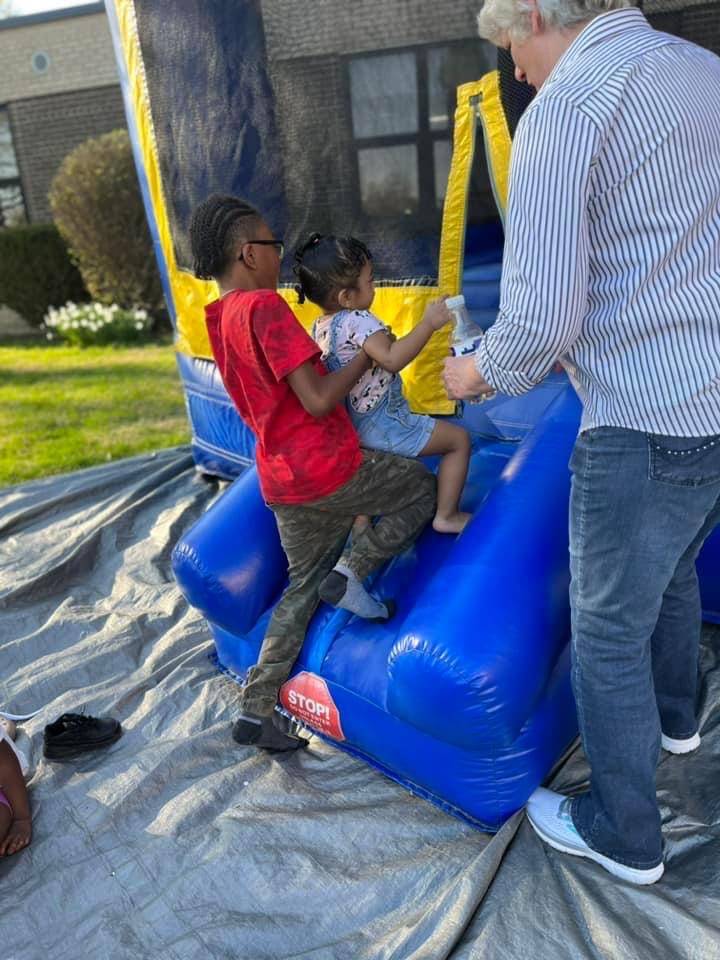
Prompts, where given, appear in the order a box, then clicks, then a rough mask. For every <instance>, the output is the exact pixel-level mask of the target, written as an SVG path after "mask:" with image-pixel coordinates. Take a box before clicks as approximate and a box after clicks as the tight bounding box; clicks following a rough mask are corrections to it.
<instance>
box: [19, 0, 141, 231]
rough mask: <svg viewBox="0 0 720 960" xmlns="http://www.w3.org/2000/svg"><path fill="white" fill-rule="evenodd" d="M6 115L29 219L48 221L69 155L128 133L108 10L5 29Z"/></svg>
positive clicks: (72, 12) (94, 7) (31, 20)
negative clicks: (97, 139)
mask: <svg viewBox="0 0 720 960" xmlns="http://www.w3.org/2000/svg"><path fill="white" fill-rule="evenodd" d="M0 108H4V109H5V110H6V112H7V117H8V118H9V122H10V131H11V134H12V142H13V146H14V150H15V158H16V161H17V166H18V168H19V175H20V181H21V184H22V191H23V198H24V202H25V212H26V214H27V218H28V220H30V221H31V222H41V221H46V220H49V219H50V218H51V214H50V208H49V204H48V200H47V192H48V189H49V187H50V184H51V182H52V179H53V177H54V176H55V173H56V172H57V170H58V168H59V166H60V164H61V163H62V161H63V159H64V158H65V157H66V156H67V154H68V153H69V152H70V151H71V150H72V149H73V148H74V147H76V146H77V145H78V144H79V143H82V142H83V141H84V140H87V139H88V138H89V137H94V136H98V135H100V134H102V133H107V132H109V131H110V130H115V129H117V128H118V127H125V126H126V120H125V113H124V110H123V104H122V97H121V93H120V85H119V80H118V73H117V67H116V64H115V53H114V50H113V45H112V39H111V36H110V28H109V25H108V21H107V16H106V14H105V9H104V5H103V4H102V3H91V4H86V5H84V6H79V7H71V8H69V9H68V10H63V11H58V12H56V13H47V14H37V15H34V16H29V17H21V18H15V19H9V20H5V21H0Z"/></svg>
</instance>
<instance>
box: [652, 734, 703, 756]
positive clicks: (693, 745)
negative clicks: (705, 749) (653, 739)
mask: <svg viewBox="0 0 720 960" xmlns="http://www.w3.org/2000/svg"><path fill="white" fill-rule="evenodd" d="M660 745H661V746H662V748H663V750H667V752H668V753H692V752H693V750H697V748H698V747H699V746H700V734H699V733H694V734H693V735H692V736H691V737H685V739H684V740H674V739H673V738H672V737H666V736H665V734H664V733H663V735H662V738H661V740H660Z"/></svg>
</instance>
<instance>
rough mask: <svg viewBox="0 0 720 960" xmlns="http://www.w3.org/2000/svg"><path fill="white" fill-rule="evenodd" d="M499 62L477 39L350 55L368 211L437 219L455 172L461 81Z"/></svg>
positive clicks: (359, 159)
mask: <svg viewBox="0 0 720 960" xmlns="http://www.w3.org/2000/svg"><path fill="white" fill-rule="evenodd" d="M494 65H495V56H494V51H493V50H492V48H491V47H490V46H489V44H485V43H482V42H479V41H478V42H476V41H472V42H459V43H451V44H446V45H443V46H428V47H415V48H412V49H410V50H398V51H393V52H392V53H388V52H386V51H385V52H383V53H378V54H369V55H365V56H361V57H353V58H352V59H350V60H349V62H348V78H349V91H350V106H351V113H352V133H353V140H354V147H355V154H356V158H357V172H358V188H359V190H358V192H359V198H360V199H359V205H360V208H361V211H362V213H364V214H365V215H367V216H370V217H373V218H376V217H387V218H398V217H418V216H419V217H420V219H421V220H427V221H433V222H436V221H437V217H438V214H439V211H440V210H441V208H442V205H443V202H444V200H445V190H446V187H447V179H448V174H449V172H450V159H451V156H452V131H453V120H454V112H455V99H456V88H457V87H458V86H459V85H460V84H461V83H467V82H469V81H471V80H477V79H479V77H481V76H482V75H483V74H484V73H486V72H487V71H488V70H492V69H494Z"/></svg>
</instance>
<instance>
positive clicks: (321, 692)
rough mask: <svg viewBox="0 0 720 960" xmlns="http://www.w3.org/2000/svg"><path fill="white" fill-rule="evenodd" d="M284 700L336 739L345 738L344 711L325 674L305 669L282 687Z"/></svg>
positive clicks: (304, 719)
mask: <svg viewBox="0 0 720 960" xmlns="http://www.w3.org/2000/svg"><path fill="white" fill-rule="evenodd" d="M280 703H281V704H282V705H283V706H284V707H285V709H286V710H289V711H290V713H292V714H294V716H296V717H297V718H298V720H302V722H303V723H306V724H307V725H308V726H309V727H313V729H315V730H317V731H318V732H319V733H324V734H325V735H326V736H328V737H332V738H333V740H344V739H345V734H344V733H343V730H342V726H341V725H340V712H339V711H338V708H337V707H336V706H335V701H334V700H333V698H332V696H331V694H330V691H329V690H328V685H327V683H325V681H324V680H323V678H322V677H318V676H316V675H315V674H314V673H308V672H307V671H306V670H303V671H302V673H298V674H297V676H295V677H293V678H292V680H288V681H287V683H284V684H283V685H282V687H281V689H280Z"/></svg>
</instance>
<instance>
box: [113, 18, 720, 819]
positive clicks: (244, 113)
mask: <svg viewBox="0 0 720 960" xmlns="http://www.w3.org/2000/svg"><path fill="white" fill-rule="evenodd" d="M107 7H108V14H109V17H110V22H111V27H112V31H113V36H114V41H115V44H116V51H117V57H118V63H119V65H120V70H121V76H122V83H123V91H124V96H125V103H126V109H127V115H128V122H129V127H130V132H131V137H132V141H133V146H134V151H135V157H136V162H137V167H138V173H139V177H140V182H141V186H142V190H143V195H144V200H145V205H146V210H147V215H148V220H149V223H150V227H151V231H152V235H153V239H154V243H155V250H156V254H157V258H158V263H159V265H160V269H161V273H162V279H163V284H164V289H165V295H166V298H167V303H168V308H169V310H170V313H171V316H172V320H173V324H174V327H175V331H176V348H177V357H178V366H179V370H180V375H181V378H182V381H183V384H184V387H185V394H186V398H187V409H188V415H189V418H190V422H191V425H192V449H193V454H194V457H195V460H196V463H197V466H198V469H199V470H200V471H201V472H203V473H205V474H209V475H216V476H220V477H223V478H226V479H232V480H233V483H232V484H231V485H230V486H229V488H228V489H227V490H226V492H224V493H223V495H222V496H221V497H220V498H219V499H218V500H217V501H216V502H215V503H214V505H213V506H212V507H211V508H210V510H209V511H208V512H207V514H206V515H205V516H203V517H202V518H201V519H200V521H199V522H198V523H197V524H196V525H195V526H194V527H193V528H192V529H191V530H189V531H188V532H186V533H185V535H184V536H183V537H182V539H181V540H180V542H179V543H178V545H177V547H176V549H175V551H174V555H173V564H174V570H175V574H176V577H177V579H178V582H179V584H180V586H181V589H182V590H183V592H184V594H185V596H186V597H187V599H188V601H189V602H190V603H191V604H192V605H193V606H195V607H196V608H197V609H199V610H200V611H202V613H203V615H204V616H205V617H206V618H207V620H208V623H209V625H210V629H211V632H212V636H213V638H214V641H215V646H216V650H217V659H218V663H219V664H220V666H221V667H222V668H223V669H224V670H225V671H226V672H228V673H229V674H231V675H232V676H234V677H235V678H236V679H237V680H238V681H239V682H242V680H243V678H244V675H245V673H246V671H247V669H248V667H249V666H250V665H251V664H252V663H254V662H255V660H256V658H257V654H258V651H259V648H260V644H261V642H262V638H263V634H264V629H265V626H266V624H267V621H268V619H269V616H270V613H271V611H272V609H273V606H274V603H275V602H276V601H277V599H278V597H279V595H280V593H281V591H282V590H283V588H284V585H285V582H286V563H285V557H284V554H283V552H282V549H281V546H280V542H279V538H278V535H277V530H276V526H275V521H274V517H273V515H272V513H271V512H270V510H269V509H268V508H267V507H266V505H265V504H264V502H263V500H262V497H261V495H260V490H259V486H258V481H257V475H256V472H255V469H254V466H253V439H252V436H251V435H250V434H249V432H248V430H247V429H246V428H245V427H244V426H243V424H242V423H241V421H240V419H239V417H238V416H237V414H236V412H235V410H234V408H233V406H232V404H231V402H230V400H229V398H228V396H227V394H226V392H225V390H224V387H223V385H222V382H221V381H220V379H219V376H218V374H217V371H216V369H215V365H214V363H213V361H212V356H211V353H210V348H209V343H208V339H207V333H206V330H205V325H204V312H203V308H204V305H205V304H206V303H207V302H209V301H210V300H211V299H214V298H215V296H216V295H217V292H216V290H215V288H214V285H213V284H209V283H204V282H201V281H198V280H196V279H195V278H194V277H193V276H192V274H191V273H190V270H189V267H190V254H189V249H188V238H187V226H188V222H189V218H190V213H191V210H192V208H193V207H194V205H195V204H196V203H198V202H199V201H201V200H202V199H204V198H205V197H206V196H207V195H209V194H210V193H213V192H223V193H234V194H237V195H240V196H243V197H245V198H247V199H248V200H250V201H251V202H252V203H254V204H255V205H256V206H257V207H258V208H259V209H260V210H261V211H262V212H263V214H264V215H265V217H266V219H267V220H268V223H269V225H270V226H271V228H272V229H273V230H274V232H275V235H276V236H278V237H283V238H284V240H285V244H286V249H289V250H290V251H292V250H293V249H294V248H295V246H296V245H297V243H298V241H299V240H300V238H301V237H302V236H303V235H304V234H306V233H308V232H309V231H311V230H319V231H320V232H334V233H343V234H348V233H349V234H353V235H356V236H359V237H361V238H362V239H363V240H364V241H365V242H366V243H367V245H368V246H369V248H370V250H371V251H372V254H373V262H374V267H375V275H376V278H377V287H378V289H377V295H376V300H375V303H374V305H373V311H374V312H376V313H377V314H378V315H379V316H381V317H382V318H383V319H384V320H385V321H386V322H388V323H390V324H391V326H392V328H393V330H394V331H395V332H396V333H397V334H399V335H403V334H404V333H406V332H407V331H408V330H409V329H411V327H412V326H413V325H414V324H415V323H416V322H417V320H418V319H419V318H420V316H421V315H422V311H423V309H424V307H425V305H426V304H427V303H428V301H429V300H431V299H433V298H436V297H437V296H438V295H439V294H456V293H460V292H463V293H464V294H465V297H466V301H467V303H468V306H469V308H470V311H471V314H472V315H473V317H474V318H475V319H476V320H477V321H478V322H479V323H480V325H481V326H483V327H487V326H488V325H490V324H491V323H492V322H493V321H494V319H495V316H496V313H497V307H498V303H499V289H500V273H501V264H502V244H503V228H502V222H503V216H504V210H505V204H506V200H507V191H508V170H509V156H510V148H511V141H512V134H513V132H514V129H515V125H516V123H517V121H518V119H519V116H520V114H521V113H522V109H523V108H524V106H525V104H526V103H527V102H528V100H529V97H530V92H531V91H530V89H529V88H527V87H526V86H525V85H522V84H517V83H516V82H515V81H514V79H513V68H512V63H511V62H510V60H509V56H508V55H507V54H505V53H504V52H500V53H499V54H498V53H497V52H496V51H495V50H494V49H493V48H490V47H489V46H488V45H487V44H485V43H484V42H481V41H480V40H478V39H477V36H476V31H475V23H474V14H475V13H476V12H477V11H476V9H475V7H476V4H474V3H469V4H467V3H458V2H456V0H436V2H435V3H434V4H426V3H421V2H420V0H403V2H402V3H397V4H388V3H384V2H381V0H371V2H368V3H363V4H350V3H342V2H338V0H312V2H309V0H218V2H214V3H211V4H207V3H201V2H200V0H185V2H183V3H181V4H178V3H176V2H174V0H107ZM291 261H292V257H288V258H287V261H286V262H285V263H284V264H283V268H282V273H281V285H282V286H281V289H280V292H281V294H282V296H283V297H285V298H286V299H287V301H288V303H289V305H290V306H291V308H292V309H293V310H294V311H295V313H296V315H297V316H298V318H299V319H300V320H301V321H302V322H303V323H304V324H305V325H307V326H309V325H310V324H311V323H312V321H313V320H314V319H315V316H316V315H317V308H315V307H314V306H313V305H312V304H308V303H306V304H304V305H302V306H300V305H299V304H298V303H297V297H296V294H295V292H294V289H293V276H292V271H291V266H290V265H291ZM448 337H449V333H448V332H447V331H440V332H439V333H438V334H436V335H435V336H434V337H433V339H432V340H431V342H430V344H429V346H428V348H427V349H426V350H425V351H423V353H422V354H421V355H420V357H418V359H417V360H416V361H415V362H414V363H413V364H411V366H410V367H409V368H408V369H406V370H405V371H403V380H404V390H405V392H406V394H407V396H408V398H409V400H410V402H411V405H412V406H413V408H414V409H415V410H417V411H420V412H427V413H432V414H433V415H438V416H452V415H455V414H456V413H457V411H456V410H455V407H454V404H452V403H450V401H449V400H448V399H447V396H446V395H445V393H444V391H443V388H442V383H441V380H440V370H441V367H442V362H443V359H444V357H445V355H446V354H447V351H448ZM579 414H580V408H579V401H578V399H577V397H576V396H575V393H574V391H573V390H572V388H571V386H570V385H569V383H568V381H567V379H566V378H565V376H564V375H563V374H554V375H552V376H551V377H550V378H549V379H548V380H547V381H546V382H545V383H543V384H541V385H539V386H538V387H536V388H535V389H534V390H533V391H532V392H531V393H529V394H528V395H526V396H524V397H520V398H511V397H504V396H496V397H495V398H494V399H492V400H490V401H488V402H487V403H484V404H482V405H472V404H469V405H467V406H466V408H465V410H464V412H463V414H462V423H463V425H464V426H465V427H466V428H467V429H468V431H469V432H470V433H471V436H472V441H473V454H472V459H471V468H470V474H469V478H468V483H467V486H466V490H465V494H464V498H463V503H462V507H463V509H466V510H469V511H472V513H473V519H472V520H471V522H470V523H469V525H468V526H467V527H466V529H465V530H464V531H463V533H462V534H461V535H460V536H459V537H457V538H456V537H450V536H441V535H438V534H436V533H434V532H433V531H432V530H430V529H428V530H427V531H426V532H425V533H424V534H423V535H422V536H421V537H420V539H419V540H418V541H417V543H416V544H415V546H414V547H413V548H412V549H411V550H409V551H407V552H406V553H405V554H403V555H402V556H399V557H397V558H396V559H395V560H393V561H392V562H391V563H389V564H387V566H386V567H385V568H384V569H383V570H381V571H380V572H379V574H378V575H377V577H376V582H375V584H374V585H373V587H374V588H377V590H378V591H379V593H380V594H381V595H383V596H393V597H395V598H396V599H397V603H398V610H397V614H396V615H395V617H394V618H393V619H392V620H391V621H389V622H388V623H385V624H377V623H369V622H367V621H364V620H360V619H358V618H355V617H352V616H350V615H349V614H347V613H345V612H343V611H338V610H335V609H332V608H329V607H326V606H324V605H322V604H321V605H320V607H319V608H318V611H317V613H316V615H315V617H314V619H313V621H312V623H311V626H310V629H309V632H308V635H307V638H306V641H305V644H304V647H303V650H302V652H301V654H300V657H299V658H298V661H297V663H296V665H295V668H294V671H293V675H292V676H291V677H290V679H289V680H288V682H287V683H286V684H285V686H284V687H283V689H282V692H281V707H280V708H281V709H284V710H285V711H287V712H288V713H289V714H291V715H293V716H295V717H297V718H298V719H299V720H301V721H302V722H303V723H305V724H306V725H307V726H308V727H309V728H311V729H313V730H314V731H315V732H317V733H318V734H319V735H320V736H322V737H325V738H327V739H328V740H330V741H332V742H333V743H335V744H336V745H337V746H338V747H339V748H340V749H343V750H346V751H348V752H349V753H352V754H354V755H356V756H358V757H360V758H362V759H364V760H366V761H367V762H369V763H371V764H373V765H374V766H376V767H377V768H378V769H380V770H382V771H383V772H384V773H385V774H387V775H388V776H390V777H392V778H394V779H395V780H397V781H398V782H400V783H402V784H404V785H405V786H407V787H408V788H409V789H410V790H412V791H413V792H415V793H417V794H419V795H420V796H423V797H426V798H427V799H429V800H431V801H433V802H434V803H436V804H438V805H440V806H441V807H443V808H444V809H446V810H448V811H449V812H451V813H454V814H456V815H458V816H460V817H463V818H464V819H466V820H467V821H469V822H470V823H472V824H474V825H476V826H478V827H481V828H482V829H486V830H496V829H498V827H499V826H500V825H501V824H502V823H503V822H504V820H505V819H506V818H507V817H508V816H510V815H511V814H512V813H513V812H514V811H515V810H517V809H518V808H520V807H521V806H522V805H523V804H524V802H525V801H526V800H527V798H528V796H529V795H530V793H531V792H532V791H533V790H534V789H535V787H537V786H538V785H539V784H540V783H541V782H543V780H544V779H545V778H546V777H547V775H548V773H549V772H550V770H551V769H552V768H553V766H554V765H555V764H556V762H557V761H558V760H559V759H560V757H561V756H562V755H563V753H564V752H565V751H566V750H567V748H568V747H569V746H570V745H571V744H572V742H573V740H574V738H575V737H576V735H577V721H576V716H575V706H574V702H573V698H572V692H571V687H570V669H569V637H570V631H569V606H568V581H569V572H568V540H567V506H568V496H569V488H570V475H569V470H568V465H567V464H568V459H569V456H570V452H571V449H572V446H573V443H574V440H575V436H576V433H577V429H578V423H579ZM719 551H720V546H718V545H717V538H713V539H711V541H709V543H708V544H707V546H706V548H705V550H704V551H703V555H702V556H701V561H700V571H701V582H702V589H703V602H704V605H705V611H706V615H707V616H708V617H709V618H710V619H716V620H717V619H720V576H718V572H717V571H718V570H720V563H718V559H719V558H718V557H717V554H718V552H719Z"/></svg>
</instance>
